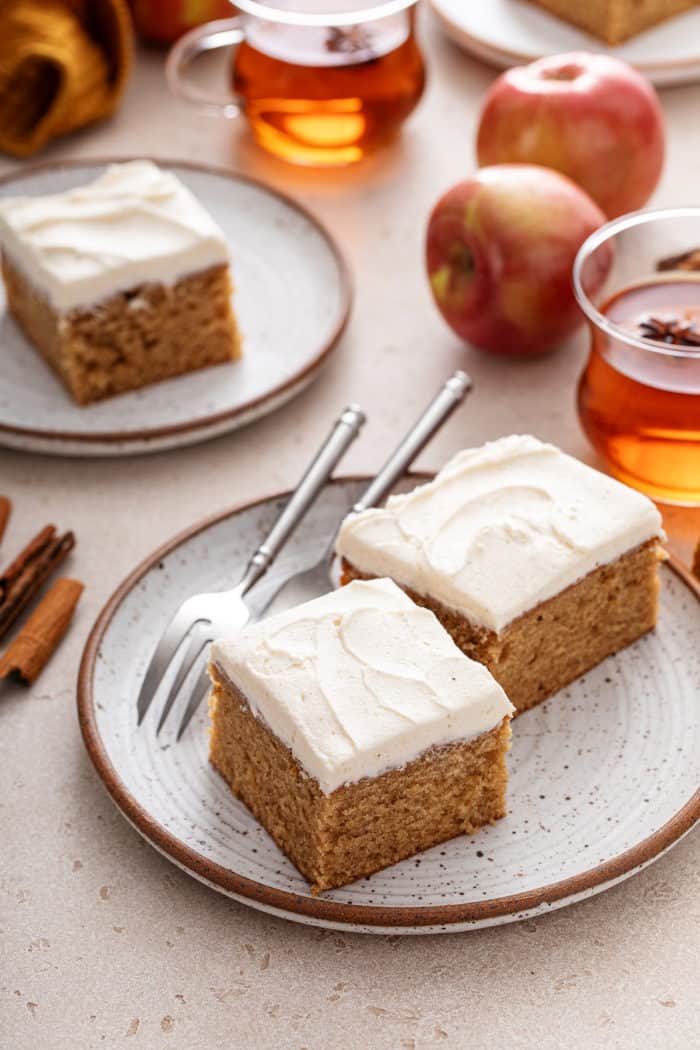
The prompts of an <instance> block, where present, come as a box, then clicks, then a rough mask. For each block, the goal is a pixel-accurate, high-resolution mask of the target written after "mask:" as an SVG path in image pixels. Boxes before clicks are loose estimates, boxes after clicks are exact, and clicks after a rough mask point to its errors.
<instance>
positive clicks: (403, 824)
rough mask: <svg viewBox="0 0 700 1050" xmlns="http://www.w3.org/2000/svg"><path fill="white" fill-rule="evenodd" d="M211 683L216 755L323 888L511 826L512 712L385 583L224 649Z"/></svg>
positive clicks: (263, 627)
mask: <svg viewBox="0 0 700 1050" xmlns="http://www.w3.org/2000/svg"><path fill="white" fill-rule="evenodd" d="M210 673H211V676H212V680H213V683H214V689H213V692H212V696H211V699H210V712H211V721H212V731H211V742H210V759H211V761H212V763H213V764H214V766H215V767H216V768H217V769H218V770H219V772H220V773H221V774H222V776H223V777H224V778H225V779H226V780H227V781H228V783H229V785H230V787H231V789H232V791H233V792H234V793H235V794H236V795H237V796H238V797H239V798H240V799H242V800H243V802H245V804H246V805H247V806H248V808H249V809H250V810H251V811H252V812H253V814H254V815H255V816H256V817H257V819H258V820H259V821H260V822H261V823H262V824H263V826H264V827H265V828H266V829H267V831H268V832H269V833H270V835H272V837H273V838H274V839H275V841H276V842H277V844H278V846H279V847H280V848H281V849H282V850H284V852H285V853H286V854H287V856H288V857H289V858H290V859H291V860H292V861H293V862H294V864H295V865H296V866H297V868H298V869H299V870H300V871H301V872H302V873H303V874H304V875H305V876H306V878H307V879H308V881H309V882H310V883H311V886H312V889H313V891H314V892H319V891H320V890H325V889H329V888H331V887H334V886H341V885H343V884H345V883H347V882H352V881H353V880H355V879H357V878H360V877H361V876H365V875H370V874H371V873H373V872H376V871H378V870H379V869H381V868H385V867H386V866H387V865H389V864H393V863H395V862H396V861H399V860H402V859H403V858H404V857H408V856H411V855H412V854H414V853H417V852H418V851H419V850H423V849H427V848H428V847H429V846H433V845H435V844H437V843H439V842H443V841H445V840H446V839H449V838H452V837H453V836H455V835H460V834H462V833H464V832H472V831H474V830H476V829H477V828H478V827H480V826H481V825H483V824H488V823H491V822H493V821H495V820H497V819H498V818H500V817H503V816H504V815H505V812H506V802H505V791H506V780H507V771H506V763H505V757H506V752H507V750H508V747H509V742H510V715H511V712H512V707H511V704H510V703H509V702H508V699H507V697H506V695H505V693H504V692H503V690H502V689H501V687H500V686H499V685H498V683H497V682H496V681H494V679H493V678H492V676H491V675H490V674H489V672H488V671H487V670H486V668H485V667H483V666H482V665H481V664H478V663H475V662H474V661H473V660H469V659H467V657H465V656H464V654H463V653H461V652H460V650H459V649H458V648H457V646H456V645H455V644H454V642H453V641H452V639H451V638H450V636H449V635H448V634H447V632H446V631H445V630H444V629H443V628H442V627H441V626H440V624H439V623H438V621H437V620H436V618H435V617H434V616H433V614H432V613H430V612H428V611H427V610H426V609H422V608H420V607H419V606H417V605H415V604H414V602H412V601H411V600H410V598H408V597H407V596H406V595H405V594H404V593H403V591H401V590H400V589H399V588H398V587H397V586H396V585H395V584H394V583H392V582H391V581H390V580H373V581H370V582H357V583H353V584H350V585H349V586H347V587H343V588H341V589H340V590H338V591H334V592H332V593H331V594H327V595H324V596H323V597H321V598H316V599H315V600H314V601H311V602H307V603H305V604H304V605H300V606H298V607H296V608H295V609H291V610H287V611H285V612H283V613H280V614H278V615H277V616H272V617H270V618H269V619H268V620H265V621H263V622H261V623H259V624H256V625H255V626H253V627H250V628H248V629H247V630H246V631H244V632H243V633H242V634H240V635H239V636H237V637H236V638H234V639H232V640H230V641H218V642H216V643H215V644H214V646H213V649H212V655H211V665H210Z"/></svg>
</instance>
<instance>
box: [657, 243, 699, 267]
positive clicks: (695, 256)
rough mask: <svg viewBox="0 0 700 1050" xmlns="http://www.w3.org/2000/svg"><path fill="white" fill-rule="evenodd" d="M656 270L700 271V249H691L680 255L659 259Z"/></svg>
mask: <svg viewBox="0 0 700 1050" xmlns="http://www.w3.org/2000/svg"><path fill="white" fill-rule="evenodd" d="M656 269H657V270H700V248H691V249H690V251H687V252H681V254H680V255H670V256H669V257H668V258H667V259H659V261H658V262H657V264H656Z"/></svg>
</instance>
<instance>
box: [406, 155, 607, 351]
mask: <svg viewBox="0 0 700 1050" xmlns="http://www.w3.org/2000/svg"><path fill="white" fill-rule="evenodd" d="M604 222H605V216H604V215H603V213H602V212H601V210H600V208H599V207H598V205H597V204H594V203H593V201H592V200H591V199H590V197H589V196H587V194H585V193H584V192H583V190H582V189H579V187H578V186H576V185H575V184H574V183H573V182H571V180H570V179H567V178H566V176H564V175H560V174H559V173H558V172H556V171H551V170H550V169H549V168H541V167H537V166H536V165H533V164H497V165H494V166H493V167H490V168H482V169H481V170H479V171H477V172H476V174H475V175H473V176H472V177H471V178H470V179H467V180H466V181H465V182H460V183H458V184H457V185H456V186H454V187H453V188H452V189H451V190H450V191H449V192H448V193H446V194H445V196H444V197H442V198H441V199H440V200H439V201H438V202H437V204H436V205H435V208H434V209H433V212H432V214H431V216H430V220H429V223H428V233H427V243H426V263H427V268H428V275H429V278H430V286H431V288H432V292H433V296H434V298H435V302H436V303H437V305H438V307H439V309H440V311H441V312H442V315H443V317H444V318H445V320H446V321H447V323H448V324H449V325H450V326H451V327H452V328H453V329H454V331H455V332H456V333H457V334H458V335H459V336H461V337H462V338H463V339H466V340H467V341H468V342H470V343H473V344H474V345H475V346H478V347H480V348H481V349H482V350H489V351H491V352H492V353H496V354H522V355H526V354H538V353H543V352H544V351H547V350H551V349H552V348H553V347H554V346H556V344H557V343H559V342H560V341H561V340H562V339H564V338H565V336H567V335H569V333H570V332H572V331H574V329H575V328H577V327H578V325H579V324H581V320H582V317H581V314H580V312H579V310H578V307H577V305H576V302H575V300H574V295H573V291H572V286H571V268H572V266H573V262H574V258H575V256H576V252H577V251H578V249H579V248H580V246H581V244H582V243H583V241H584V240H585V239H586V237H588V236H589V234H591V233H593V231H594V230H596V229H597V228H598V227H599V226H601V225H602V224H603V223H604ZM607 264H608V265H609V260H608V261H607ZM606 272H607V271H606V260H603V263H602V265H601V268H600V272H598V273H596V274H595V275H594V277H593V278H592V284H597V286H598V287H599V286H600V284H602V281H603V280H604V278H605V274H606ZM595 291H596V288H595V287H590V288H589V292H590V293H591V294H594V293H595Z"/></svg>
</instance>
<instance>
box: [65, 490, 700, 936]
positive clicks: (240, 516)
mask: <svg viewBox="0 0 700 1050" xmlns="http://www.w3.org/2000/svg"><path fill="white" fill-rule="evenodd" d="M412 483H413V484H415V478H414V480H413V482H412ZM365 485H366V479H365V480H364V481H359V480H349V479H348V480H343V481H340V482H335V483H334V484H332V485H330V486H328V487H327V488H326V490H325V492H324V493H323V494H322V496H321V498H320V500H319V501H318V503H316V505H315V506H314V507H313V508H312V510H311V511H310V512H309V514H308V516H307V518H306V520H305V521H304V522H303V523H302V525H301V526H300V527H299V530H298V531H297V532H296V533H295V535H294V536H293V538H292V540H291V542H290V544H289V546H288V547H287V549H286V550H285V552H284V554H283V555H282V556H281V558H280V560H279V562H278V563H277V565H276V566H275V567H274V568H273V570H271V574H270V575H271V576H272V577H273V579H272V580H270V581H264V582H265V583H266V586H268V587H269V586H270V585H271V584H272V582H273V580H274V578H275V577H277V578H279V577H280V576H284V575H286V574H287V573H288V572H290V571H292V570H294V569H296V568H300V567H302V566H305V565H309V564H310V563H311V562H312V561H314V560H315V559H316V558H317V557H318V552H319V550H322V549H323V547H324V544H325V543H326V541H327V539H328V536H329V535H331V533H332V529H333V527H334V526H335V525H336V523H337V522H338V520H339V518H340V517H341V516H342V515H343V514H344V513H345V512H346V510H347V508H348V507H349V506H351V504H352V503H353V502H354V500H355V499H356V498H357V497H358V496H359V494H360V492H361V491H362V489H363V488H364V486H365ZM404 487H406V486H404ZM285 498H286V497H285ZM280 505H281V500H280V498H273V499H268V500H262V501H260V502H258V503H254V504H250V505H248V506H245V507H242V508H240V509H238V510H234V511H231V512H229V513H226V514H223V515H221V516H220V517H218V518H216V519H213V520H211V521H208V522H205V523H203V524H201V525H198V526H195V527H194V528H193V529H191V530H190V531H189V532H187V533H185V534H183V535H182V536H180V537H177V538H176V539H175V540H173V541H171V542H170V543H168V544H166V546H165V547H163V548H162V549H161V550H159V551H157V552H156V553H155V554H154V555H153V556H152V557H150V558H149V559H147V561H146V562H144V563H143V564H142V565H141V566H139V568H138V569H136V571H135V572H134V573H133V574H132V575H131V576H130V577H129V578H128V579H127V580H126V581H125V582H124V583H123V584H122V586H121V587H120V588H119V589H118V590H117V592H116V593H115V594H114V596H113V597H112V598H111V599H110V601H109V602H108V603H107V605H106V607H105V609H104V611H103V612H102V614H101V615H100V617H99V619H98V621H97V623H96V625H95V627H94V629H93V631H92V634H91V636H90V638H89V640H88V643H87V645H86V648H85V653H84V655H83V661H82V665H81V669H80V678H79V685H78V709H79V716H80V723H81V727H82V731H83V736H84V739H85V743H86V745H87V749H88V751H89V753H90V756H91V758H92V761H93V763H94V764H95V767H96V769H97V772H98V773H99V775H100V777H101V778H102V780H103V781H104V783H105V785H106V787H107V790H108V791H109V792H110V794H111V795H112V798H113V799H114V801H115V802H116V804H117V806H118V807H119V809H120V810H121V811H122V813H123V814H124V815H125V816H126V818H127V819H128V820H129V821H131V823H132V824H133V825H134V826H135V827H136V828H137V830H138V831H140V832H141V834H142V835H143V836H144V837H145V838H146V839H147V840H148V841H149V842H151V843H152V845H154V846H155V847H156V849H158V850H160V851H161V852H162V853H164V854H165V856H167V857H168V858H169V859H170V860H172V861H173V862H174V863H175V864H177V865H179V866H180V867H181V868H182V869H183V870H185V871H187V872H189V873H190V874H191V875H193V876H194V877H195V878H198V879H200V880H201V881H202V882H205V883H206V884H207V885H209V886H211V887H212V888H214V889H216V890H219V891H220V892H222V893H225V894H227V895H228V896H230V897H233V898H235V899H236V900H238V901H241V902H243V903H245V904H249V905H251V906H253V907H255V908H260V909H261V910H263V911H267V912H270V913H272V914H274V915H279V916H282V917H284V918H287V919H293V920H296V921H298V922H304V923H310V924H312V925H317V926H327V927H331V928H337V929H350V930H354V931H358V932H372V933H434V932H444V931H450V932H453V931H457V930H466V929H470V928H473V927H477V926H490V925H496V924H499V923H505V922H513V921H515V920H517V919H522V918H525V917H526V916H529V915H536V914H539V913H541V912H544V911H547V910H550V909H552V908H560V907H563V906H564V905H566V904H572V903H573V902H574V901H578V900H582V899H583V898H585V897H589V896H591V895H592V894H594V893H599V892H600V891H601V890H604V889H607V888H608V887H609V886H612V885H614V884H615V883H617V882H620V881H621V880H623V879H625V878H628V877H629V876H630V875H633V874H635V872H637V871H640V870H641V869H642V868H643V867H645V866H646V865H647V864H649V863H651V861H653V860H655V859H656V858H657V857H659V856H661V855H662V854H663V853H664V852H665V851H666V850H668V849H669V848H670V847H671V846H672V845H673V844H674V843H675V842H677V841H678V840H679V839H680V838H681V837H682V836H683V835H684V834H685V833H686V832H687V831H689V830H690V828H691V827H692V826H693V824H694V823H695V822H696V821H697V820H698V819H699V817H700V792H699V791H698V781H699V779H700V708H699V706H698V685H699V683H700V650H698V645H697V639H698V637H700V600H699V599H700V588H698V587H697V585H695V584H693V582H692V581H691V578H690V576H689V574H687V573H686V574H683V571H682V570H680V569H679V568H677V567H672V568H669V567H663V568H662V570H661V572H662V580H663V586H662V593H661V617H660V623H659V627H658V629H657V630H656V631H655V632H654V633H653V634H650V635H648V636H646V637H645V638H642V639H640V640H639V641H638V642H636V643H635V644H634V645H632V646H630V647H629V648H627V649H625V650H624V651H623V652H621V653H619V654H618V655H617V656H615V657H610V658H609V659H607V660H605V661H604V662H603V663H602V664H600V666H598V667H596V668H595V669H594V670H592V671H590V672H589V673H588V674H587V675H585V676H584V677H583V678H581V679H579V680H578V681H577V682H575V683H573V684H572V685H571V686H569V687H568V688H567V689H564V690H562V692H561V693H559V694H558V695H557V696H555V697H553V698H552V699H551V700H550V701H548V702H547V703H545V704H542V705H540V706H539V707H536V708H534V709H533V710H531V711H527V712H526V713H525V714H523V715H522V716H521V717H520V718H518V719H516V721H515V722H514V725H513V736H514V739H513V749H512V752H511V756H510V762H509V764H510V771H511V780H510V785H509V795H508V797H509V810H510V812H509V814H508V816H507V817H506V818H505V819H503V820H501V821H499V822H498V823H497V825H496V826H494V827H489V828H483V829H481V830H480V831H479V832H478V833H477V834H476V835H473V836H470V837H467V836H463V837H460V838H456V839H453V840H452V841H451V842H447V843H445V844H443V845H441V846H437V847H435V848H434V849H431V850H428V851H426V852H425V853H422V854H420V855H419V856H417V857H415V858H412V859H410V860H406V861H403V862H402V863H400V864H396V865H394V866H393V867H391V868H388V869H386V870H385V871H382V872H378V873H377V874H376V875H373V876H372V877H371V878H369V879H363V880H361V881H360V882H357V883H354V884H353V885H351V886H346V887H344V888H341V889H338V890H334V891H332V892H329V893H324V894H323V895H322V896H320V897H312V896H311V894H310V892H309V887H308V884H307V883H306V881H305V880H304V879H303V878H302V876H301V875H300V874H299V873H298V872H297V870H296V869H295V868H294V867H293V865H292V864H291V863H290V862H289V861H288V860H287V859H286V857H284V856H283V854H282V853H281V852H280V851H279V850H278V849H277V847H276V846H275V844H274V842H273V841H272V839H271V838H270V837H269V836H268V835H267V833H266V832H265V831H264V830H263V829H262V828H261V827H260V825H259V824H258V823H257V822H256V821H255V819H254V818H253V817H252V815H251V814H250V813H249V811H248V810H247V809H246V807H245V806H244V805H243V804H242V803H240V802H239V801H238V800H237V799H236V798H234V796H233V795H232V794H231V792H230V791H229V789H228V787H227V785H226V784H225V783H224V781H223V780H222V778H221V777H220V776H219V775H218V774H217V773H215V772H214V770H213V769H212V768H211V766H210V765H209V763H208V761H207V712H206V710H205V709H204V708H205V706H206V705H202V707H201V708H200V710H199V711H198V713H197V715H196V716H195V719H194V720H193V722H192V723H191V725H190V727H189V729H188V731H187V733H186V735H185V736H184V737H183V739H182V741H181V742H180V743H179V744H177V745H176V744H175V743H174V736H173V733H174V730H175V727H176V726H177V723H178V717H177V712H173V713H172V714H171V716H170V719H169V722H168V723H167V724H166V727H165V730H164V732H163V734H162V735H161V737H160V739H156V736H155V732H154V729H155V725H156V722H157V718H158V713H159V708H160V703H159V698H158V697H156V701H155V702H154V704H153V705H152V709H151V711H149V714H148V717H147V719H146V721H145V722H144V724H143V725H142V726H141V728H140V729H137V727H136V696H137V694H138V691H139V686H140V683H141V679H142V677H143V674H144V670H145V667H146V664H147V662H148V660H149V658H150V656H151V653H152V651H153V647H154V646H155V644H156V642H157V640H158V638H159V637H160V635H161V633H162V631H163V629H164V628H165V626H166V624H167V621H168V620H169V618H170V616H171V614H172V612H173V610H174V609H175V608H176V607H177V606H178V605H179V603H180V602H181V601H182V600H183V599H184V598H185V597H187V596H188V595H190V594H192V593H194V592H197V591H204V590H213V589H216V588H217V587H223V586H227V585H230V584H232V583H233V581H234V579H235V577H236V575H237V573H238V572H239V571H240V569H241V566H242V565H243V564H244V561H245V560H246V559H247V557H248V556H249V554H250V552H251V551H252V550H253V549H254V548H255V547H256V546H257V544H258V542H259V541H260V538H261V537H262V535H263V533H264V531H265V529H267V528H268V527H269V526H270V525H271V523H272V521H273V518H274V516H275V515H276V514H277V513H278V512H279V507H280Z"/></svg>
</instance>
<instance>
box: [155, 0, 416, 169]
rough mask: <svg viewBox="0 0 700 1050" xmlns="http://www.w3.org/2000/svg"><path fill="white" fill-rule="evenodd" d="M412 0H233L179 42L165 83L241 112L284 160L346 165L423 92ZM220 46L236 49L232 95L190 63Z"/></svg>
mask: <svg viewBox="0 0 700 1050" xmlns="http://www.w3.org/2000/svg"><path fill="white" fill-rule="evenodd" d="M416 3H417V0H384V2H379V0H375V2H374V3H372V0H269V2H268V0H236V8H237V9H238V10H239V12H240V14H239V15H238V16H237V17H235V18H230V19H223V20H220V21H218V22H211V23H209V24H207V25H204V26H200V27H197V28H196V29H193V30H192V31H191V32H189V33H187V34H186V35H185V36H184V37H182V38H181V39H180V40H179V41H178V42H177V43H176V44H175V46H174V47H173V49H172V50H171V52H170V55H169V56H168V61H167V66H166V72H167V76H168V81H169V84H170V87H171V89H172V90H173V92H174V93H175V94H176V95H178V96H180V97H182V98H185V99H187V100H188V101H190V102H194V103H195V104H198V105H199V106H200V107H202V108H203V109H205V110H207V111H209V112H215V113H220V114H223V115H224V116H227V117H237V116H239V115H241V114H242V115H243V116H244V117H245V118H246V119H247V121H248V123H249V125H250V128H251V130H252V133H253V136H254V138H255V140H256V141H257V142H258V143H259V145H261V146H262V147H263V148H264V149H266V150H268V151H269V152H270V153H274V154H276V155H277V156H278V157H282V158H283V159H284V160H287V161H290V162H291V163H293V164H307V165H318V166H324V167H334V166H338V165H346V164H352V163H354V162H356V161H359V160H361V159H362V158H363V157H364V156H366V155H367V154H368V153H370V152H372V151H374V150H375V149H376V148H377V147H378V146H381V145H383V144H384V143H385V142H387V141H388V140H390V139H391V138H392V137H393V136H394V135H395V133H396V132H397V130H398V129H399V127H400V126H401V124H403V122H404V121H405V120H406V118H407V117H408V115H409V114H410V113H411V112H412V111H413V109H414V108H415V107H416V105H417V104H418V102H419V100H420V98H421V95H422V94H423V89H424V87H425V65H424V62H423V57H422V54H421V51H420V48H419V46H418V43H417V40H416V30H415V5H416ZM219 47H226V48H232V50H233V55H232V75H231V87H232V93H231V94H229V95H228V97H221V96H219V95H218V94H215V93H213V92H210V91H206V90H204V89H203V88H201V87H200V86H198V85H197V84H196V83H195V81H194V80H193V78H192V76H191V71H190V70H189V69H188V67H189V66H190V65H191V63H192V62H193V61H194V59H196V58H197V57H198V56H199V55H200V54H202V53H203V52H205V51H211V50H213V49H215V48H219Z"/></svg>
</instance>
